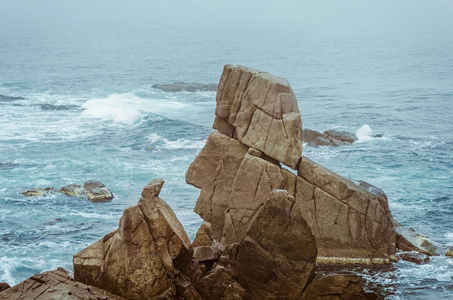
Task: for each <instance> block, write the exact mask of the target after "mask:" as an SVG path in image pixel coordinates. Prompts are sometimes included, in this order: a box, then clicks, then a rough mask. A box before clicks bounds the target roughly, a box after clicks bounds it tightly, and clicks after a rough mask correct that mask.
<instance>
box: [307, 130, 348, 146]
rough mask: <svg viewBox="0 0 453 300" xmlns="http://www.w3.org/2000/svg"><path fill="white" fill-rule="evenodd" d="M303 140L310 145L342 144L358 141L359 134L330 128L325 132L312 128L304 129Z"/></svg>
mask: <svg viewBox="0 0 453 300" xmlns="http://www.w3.org/2000/svg"><path fill="white" fill-rule="evenodd" d="M302 140H303V142H305V143H307V145H308V146H342V145H350V144H352V143H354V142H355V141H357V136H356V135H355V134H353V133H350V132H347V131H337V130H328V131H324V133H321V132H318V131H314V130H311V129H304V130H303V131H302Z"/></svg>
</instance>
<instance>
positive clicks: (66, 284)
mask: <svg viewBox="0 0 453 300" xmlns="http://www.w3.org/2000/svg"><path fill="white" fill-rule="evenodd" d="M0 299H4V300H8V299H10V300H16V299H38V300H46V299H65V300H82V299H103V300H124V298H122V297H120V296H117V295H113V294H111V293H109V292H107V291H104V290H102V289H99V288H97V287H95V286H91V285H86V284H83V283H81V282H77V281H74V280H73V279H72V278H71V277H70V276H69V275H68V273H67V272H66V271H65V270H64V269H62V268H58V269H57V270H54V271H48V272H44V273H41V274H38V275H34V276H32V277H30V278H29V279H27V280H25V281H23V282H21V283H19V284H18V285H16V286H14V287H12V288H9V289H7V290H4V291H3V292H0Z"/></svg>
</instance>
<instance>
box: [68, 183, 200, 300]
mask: <svg viewBox="0 0 453 300" xmlns="http://www.w3.org/2000/svg"><path fill="white" fill-rule="evenodd" d="M163 183H164V181H163V180H162V179H155V180H153V181H152V182H150V183H149V184H148V185H147V186H146V187H145V189H144V190H143V192H142V197H141V198H140V200H139V202H138V204H136V205H134V206H131V207H128V208H126V209H125V210H124V213H123V216H122V217H121V219H120V224H119V228H118V229H117V230H115V231H114V232H112V233H110V234H108V235H106V236H105V237H104V238H103V239H101V240H100V241H98V242H96V243H94V244H93V245H91V246H89V247H88V248H86V249H84V250H82V251H81V252H79V253H78V254H76V255H75V256H74V278H75V280H78V281H81V282H84V283H87V284H92V285H95V286H97V287H99V288H102V289H105V290H107V291H110V292H112V293H114V294H117V295H120V296H122V297H124V298H127V299H153V298H159V297H169V298H172V297H175V295H176V287H175V277H176V276H177V275H178V273H179V272H180V270H184V269H187V268H188V267H189V265H190V262H191V259H192V249H191V247H190V241H189V237H188V236H187V233H186V232H185V231H184V229H183V227H182V225H181V223H180V222H179V221H178V219H177V218H176V216H175V214H174V213H173V211H172V210H171V208H170V207H169V206H168V205H167V204H166V203H165V202H164V201H163V200H162V199H160V198H159V197H158V195H159V192H160V189H161V188H162V185H163Z"/></svg>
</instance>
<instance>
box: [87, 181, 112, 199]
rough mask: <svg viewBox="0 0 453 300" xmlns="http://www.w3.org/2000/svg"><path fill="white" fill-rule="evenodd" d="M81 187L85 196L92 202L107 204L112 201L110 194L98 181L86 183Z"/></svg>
mask: <svg viewBox="0 0 453 300" xmlns="http://www.w3.org/2000/svg"><path fill="white" fill-rule="evenodd" d="M83 187H84V188H85V194H86V195H87V196H88V198H89V199H90V200H91V201H93V202H107V201H109V200H112V199H113V194H112V192H110V190H109V189H108V188H106V187H105V185H104V184H103V183H100V182H99V181H93V180H90V181H87V182H85V183H84V185H83Z"/></svg>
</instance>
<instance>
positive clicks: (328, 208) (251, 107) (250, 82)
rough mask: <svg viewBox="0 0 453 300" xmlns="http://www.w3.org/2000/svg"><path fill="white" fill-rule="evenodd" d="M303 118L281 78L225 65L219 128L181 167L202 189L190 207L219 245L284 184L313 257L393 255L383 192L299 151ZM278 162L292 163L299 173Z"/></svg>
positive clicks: (240, 231) (356, 259) (237, 234)
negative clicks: (311, 238) (314, 249)
mask: <svg viewBox="0 0 453 300" xmlns="http://www.w3.org/2000/svg"><path fill="white" fill-rule="evenodd" d="M273 124H274V125H275V124H280V125H282V126H280V125H279V126H274V125H273ZM301 124H302V121H301V120H300V113H299V110H298V107H297V101H296V99H295V97H294V93H293V92H292V90H291V87H290V86H289V84H288V83H287V82H286V81H285V80H283V79H281V78H279V77H276V76H273V75H270V74H268V73H265V72H260V71H254V70H251V69H248V68H245V67H233V66H229V65H227V66H225V69H224V72H223V74H222V78H221V79H220V84H219V89H218V93H217V107H216V119H215V122H214V126H213V127H214V129H218V130H219V131H220V132H213V133H212V134H211V135H210V136H209V138H208V140H207V142H206V145H205V147H204V148H203V149H202V151H201V153H200V154H199V156H198V157H197V158H195V160H194V162H193V163H192V164H191V165H190V167H189V169H188V171H187V173H186V182H187V183H189V184H192V185H194V186H196V187H198V188H200V189H201V192H200V197H199V198H198V200H197V203H196V206H195V212H196V213H198V214H199V215H200V216H201V217H202V218H203V219H204V220H205V221H207V222H209V223H210V224H212V237H213V239H216V240H218V241H220V243H221V244H222V245H223V246H224V247H227V246H228V245H229V244H231V243H238V242H239V241H241V240H242V239H243V238H244V237H245V235H246V233H247V231H248V230H249V229H250V226H251V225H252V224H253V222H254V221H255V218H256V217H257V215H258V214H257V213H258V211H259V210H260V209H261V207H262V206H263V205H264V202H265V201H266V199H267V198H268V197H269V196H270V195H271V193H272V192H273V191H274V190H279V189H282V190H286V191H287V192H288V193H289V194H290V195H292V196H294V198H295V201H296V203H297V206H298V207H299V208H300V210H301V214H302V216H303V218H304V219H305V220H306V221H307V223H308V225H309V226H310V228H311V230H312V232H313V234H314V235H315V237H316V240H317V244H318V256H319V258H318V261H319V262H326V263H330V262H334V261H333V260H332V259H333V258H335V263H337V262H339V261H341V262H345V263H370V262H374V263H386V262H389V261H390V260H391V259H395V256H394V254H395V249H396V246H395V239H396V237H395V231H394V229H393V224H392V216H391V213H390V210H389V207H388V201H387V197H386V196H385V194H384V193H383V192H378V191H377V190H378V189H377V188H376V189H374V190H373V187H372V186H371V185H367V184H366V183H363V186H360V183H359V184H355V183H354V182H352V181H350V180H347V179H345V178H343V177H341V176H339V175H337V174H335V173H333V172H331V171H329V170H327V169H326V168H323V167H321V166H319V165H318V164H316V163H314V162H312V161H311V160H309V159H308V158H305V157H302V158H301V157H300V154H301V151H302V148H301V147H299V146H300V143H301V141H300V139H301ZM289 128H291V129H289ZM326 133H328V134H330V135H331V136H332V138H333V137H336V138H338V139H340V138H341V139H344V140H345V142H346V141H347V142H348V143H349V142H352V141H353V140H354V137H353V136H350V135H348V134H347V133H345V132H338V131H329V132H326ZM252 136H254V137H256V138H254V139H252V138H251V137H252ZM252 140H253V142H251V141H252ZM280 146H281V147H282V148H284V149H285V150H284V151H283V150H282V151H280V150H281V149H280V148H279V147H280ZM279 149H280V150H279ZM289 149H290V150H289ZM274 150H275V151H274ZM280 163H284V164H286V165H288V166H290V167H292V168H295V167H297V175H296V174H294V173H293V172H290V171H288V170H287V169H285V168H282V166H281V165H280ZM367 189H370V191H369V190H367ZM338 258H340V260H339V259H338Z"/></svg>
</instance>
